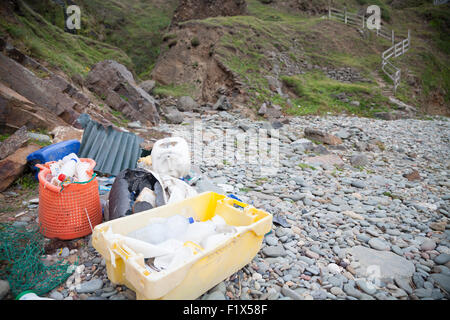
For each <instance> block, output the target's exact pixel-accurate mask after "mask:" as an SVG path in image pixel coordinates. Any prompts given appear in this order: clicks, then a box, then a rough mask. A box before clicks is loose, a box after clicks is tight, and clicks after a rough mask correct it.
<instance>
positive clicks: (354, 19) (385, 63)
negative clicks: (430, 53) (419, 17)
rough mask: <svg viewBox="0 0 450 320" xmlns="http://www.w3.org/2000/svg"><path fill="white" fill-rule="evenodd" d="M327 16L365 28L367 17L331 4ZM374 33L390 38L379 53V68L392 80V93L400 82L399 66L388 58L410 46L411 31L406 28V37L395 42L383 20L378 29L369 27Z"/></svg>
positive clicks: (390, 30) (396, 55) (401, 52)
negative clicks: (387, 46) (383, 49)
mask: <svg viewBox="0 0 450 320" xmlns="http://www.w3.org/2000/svg"><path fill="white" fill-rule="evenodd" d="M328 18H329V19H334V20H338V21H341V22H344V23H345V24H348V25H350V26H354V27H357V28H362V29H365V28H367V26H366V22H367V19H366V17H365V15H364V14H362V15H361V14H357V13H352V12H348V11H347V8H344V10H340V9H336V8H333V7H331V6H328ZM369 30H372V31H374V32H375V33H376V35H377V36H379V37H382V38H385V39H388V40H391V42H392V46H391V47H390V48H389V49H387V50H386V51H384V52H383V53H382V54H381V60H382V61H381V69H382V70H383V72H384V73H385V74H386V75H387V76H388V77H389V78H390V79H391V80H392V81H393V82H394V94H395V92H396V90H397V87H398V85H399V83H400V78H401V71H400V69H399V68H397V67H396V66H394V65H393V64H392V63H391V62H390V61H389V59H390V58H393V57H394V58H396V57H398V56H401V55H402V54H405V52H407V51H408V50H409V48H410V45H411V33H410V31H409V30H408V38H406V39H404V40H401V41H399V42H398V43H395V32H394V30H392V29H389V28H387V27H386V26H385V25H384V24H383V22H381V23H380V28H379V29H375V30H373V29H369Z"/></svg>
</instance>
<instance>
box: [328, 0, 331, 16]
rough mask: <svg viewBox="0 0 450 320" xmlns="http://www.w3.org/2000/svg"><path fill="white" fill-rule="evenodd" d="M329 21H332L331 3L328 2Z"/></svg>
mask: <svg viewBox="0 0 450 320" xmlns="http://www.w3.org/2000/svg"><path fill="white" fill-rule="evenodd" d="M328 19H331V2H330V1H328Z"/></svg>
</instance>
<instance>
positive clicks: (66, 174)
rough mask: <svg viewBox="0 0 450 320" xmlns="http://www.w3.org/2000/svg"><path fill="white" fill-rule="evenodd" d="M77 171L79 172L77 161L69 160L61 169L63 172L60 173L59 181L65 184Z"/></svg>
mask: <svg viewBox="0 0 450 320" xmlns="http://www.w3.org/2000/svg"><path fill="white" fill-rule="evenodd" d="M76 170H77V160H75V159H70V160H68V161H67V162H66V163H64V164H63V166H62V167H61V171H60V172H59V175H58V180H59V181H61V182H63V181H65V180H66V179H67V178H72V177H73V176H74V175H75V172H76Z"/></svg>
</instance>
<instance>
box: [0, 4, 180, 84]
mask: <svg viewBox="0 0 450 320" xmlns="http://www.w3.org/2000/svg"><path fill="white" fill-rule="evenodd" d="M177 2H178V1H177V0H169V1H161V0H153V1H144V0H131V1H123V0H114V1H100V0H88V1H87V0H80V1H76V4H77V5H78V6H80V9H81V29H80V30H73V33H74V34H70V33H67V32H63V30H64V28H65V20H64V19H65V18H64V10H65V8H66V7H67V5H70V4H73V1H62V0H60V1H57V0H43V1H32V0H25V1H22V0H17V1H16V0H14V1H11V2H9V3H8V2H2V4H0V6H1V8H2V14H1V16H2V18H4V19H1V20H2V21H1V22H0V32H3V34H5V33H7V34H8V35H9V36H10V37H12V38H13V39H14V40H15V43H22V47H24V48H27V49H28V52H29V53H30V54H31V55H32V56H33V57H36V58H40V59H42V60H45V61H47V62H48V63H49V64H50V65H53V66H55V67H59V68H61V69H63V71H64V72H66V73H69V74H75V73H79V74H81V75H85V74H86V72H87V69H86V67H88V68H89V67H90V66H92V65H93V64H94V63H96V62H98V61H101V60H104V59H115V60H117V61H119V62H121V63H124V64H125V65H126V66H127V67H128V68H130V69H131V70H133V72H135V75H141V77H142V78H146V77H148V73H149V72H150V71H151V69H152V67H153V64H154V62H155V61H156V59H157V57H158V55H159V53H160V44H161V42H162V36H163V34H164V30H165V29H166V28H167V27H168V26H169V25H170V22H171V18H172V15H173V11H174V9H175V7H176V5H177ZM66 31H67V30H66ZM118 48H120V49H118ZM56 53H62V55H61V54H56Z"/></svg>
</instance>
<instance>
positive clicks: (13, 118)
mask: <svg viewBox="0 0 450 320" xmlns="http://www.w3.org/2000/svg"><path fill="white" fill-rule="evenodd" d="M0 69H1V68H0ZM0 73H1V71H0ZM61 125H67V123H66V122H64V121H63V120H62V119H61V118H60V117H58V116H56V115H55V114H54V113H53V112H52V111H49V110H48V109H47V108H44V107H42V106H39V105H37V104H35V103H33V102H31V101H30V100H28V99H27V98H25V97H24V96H22V95H20V94H19V93H17V92H16V91H14V90H12V89H11V88H8V87H7V86H6V85H5V84H3V83H1V82H0V131H1V132H6V133H13V132H15V131H16V130H17V129H18V128H20V127H22V126H26V127H27V128H28V129H30V130H32V129H38V128H43V129H48V130H52V129H53V128H55V127H57V126H61Z"/></svg>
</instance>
